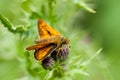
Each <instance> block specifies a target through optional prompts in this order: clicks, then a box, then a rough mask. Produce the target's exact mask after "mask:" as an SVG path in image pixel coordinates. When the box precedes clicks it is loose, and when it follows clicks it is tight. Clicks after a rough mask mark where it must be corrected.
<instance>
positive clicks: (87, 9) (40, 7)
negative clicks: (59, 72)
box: [0, 0, 120, 80]
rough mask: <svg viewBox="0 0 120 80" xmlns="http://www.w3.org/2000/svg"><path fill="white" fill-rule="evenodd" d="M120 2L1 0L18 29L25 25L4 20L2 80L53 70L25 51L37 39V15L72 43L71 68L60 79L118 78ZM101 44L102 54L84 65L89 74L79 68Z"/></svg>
mask: <svg viewBox="0 0 120 80" xmlns="http://www.w3.org/2000/svg"><path fill="white" fill-rule="evenodd" d="M119 3H120V1H119V0H117V1H114V0H105V1H103V0H97V1H96V0H93V1H92V0H12V1H10V0H0V14H1V15H3V16H4V17H6V18H7V19H8V20H9V21H10V23H11V24H12V25H13V27H14V28H16V27H18V26H22V28H21V27H20V29H21V32H17V29H15V30H16V33H14V32H12V31H10V30H9V29H8V27H7V26H5V24H3V23H2V21H1V23H0V46H1V48H0V80H46V79H44V77H45V75H46V74H47V73H49V71H46V70H44V69H43V68H42V67H41V65H40V63H39V62H37V61H36V60H35V59H34V56H33V52H30V54H29V53H26V51H25V48H26V47H27V46H29V45H32V44H34V41H35V40H36V39H38V36H37V35H38V32H37V20H38V18H41V19H43V20H44V21H45V22H47V23H48V24H49V25H51V26H53V27H54V28H55V29H57V30H58V31H59V32H60V33H61V34H63V35H64V36H66V37H68V38H69V39H70V41H71V43H70V46H71V48H70V55H69V58H68V68H69V69H68V73H67V74H66V75H64V76H63V77H62V80H120V76H119V74H120V70H119V67H120V61H119V60H120V59H119V56H120V49H119V48H120V42H119V41H120V22H119V21H120V15H119V14H120V9H119V7H120V5H119ZM92 9H94V10H95V11H96V13H94V11H93V10H92ZM11 29H13V28H11ZM100 48H102V49H103V50H102V52H101V53H100V54H98V55H97V56H96V57H95V58H94V59H93V60H92V61H91V62H90V63H89V65H87V66H84V67H87V70H85V71H86V72H87V73H88V74H89V76H87V75H86V73H84V72H83V73H82V72H79V70H80V71H81V70H82V69H81V68H79V66H80V64H81V62H85V61H87V60H89V59H90V58H91V57H92V56H94V55H95V53H96V52H97V50H99V49H100ZM79 56H80V57H79ZM76 57H78V59H75V60H74V58H76ZM70 61H71V62H72V61H73V64H69V62H70ZM40 71H41V72H40ZM37 72H39V73H37ZM60 79H61V78H60ZM60 79H59V78H55V80H60Z"/></svg>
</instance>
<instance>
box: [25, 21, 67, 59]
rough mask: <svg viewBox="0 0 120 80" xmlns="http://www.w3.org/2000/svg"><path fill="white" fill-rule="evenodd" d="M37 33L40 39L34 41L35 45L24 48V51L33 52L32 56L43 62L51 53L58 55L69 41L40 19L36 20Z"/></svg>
mask: <svg viewBox="0 0 120 80" xmlns="http://www.w3.org/2000/svg"><path fill="white" fill-rule="evenodd" d="M38 33H39V37H40V39H39V40H37V41H35V43H36V44H34V45H32V46H30V47H27V48H26V50H35V52H34V56H35V59H37V60H43V59H44V58H46V57H47V56H48V55H50V54H51V53H53V52H57V54H59V52H60V50H61V49H62V48H63V46H67V45H68V44H69V39H67V38H66V37H63V36H62V35H61V34H60V33H59V32H57V31H56V30H54V29H53V28H52V27H50V26H49V25H47V24H46V23H45V22H44V21H42V20H40V19H39V20H38Z"/></svg>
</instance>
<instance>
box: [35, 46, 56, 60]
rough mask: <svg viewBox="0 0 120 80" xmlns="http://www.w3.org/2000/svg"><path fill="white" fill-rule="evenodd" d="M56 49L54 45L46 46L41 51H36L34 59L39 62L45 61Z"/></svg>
mask: <svg viewBox="0 0 120 80" xmlns="http://www.w3.org/2000/svg"><path fill="white" fill-rule="evenodd" d="M54 49H55V46H54V45H50V46H46V47H43V48H41V49H38V50H35V52H34V57H35V58H36V59H37V60H43V59H44V58H45V57H46V56H47V55H48V54H49V53H51V52H53V51H54Z"/></svg>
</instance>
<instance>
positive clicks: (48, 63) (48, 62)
mask: <svg viewBox="0 0 120 80" xmlns="http://www.w3.org/2000/svg"><path fill="white" fill-rule="evenodd" d="M42 66H43V68H44V69H49V70H51V69H52V68H53V67H54V60H53V58H52V57H46V58H45V59H44V60H43V61H42Z"/></svg>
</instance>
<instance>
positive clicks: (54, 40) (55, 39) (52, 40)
mask: <svg viewBox="0 0 120 80" xmlns="http://www.w3.org/2000/svg"><path fill="white" fill-rule="evenodd" d="M60 41H61V36H51V37H50V38H45V39H41V40H40V41H38V42H36V43H37V44H35V45H32V46H30V47H27V48H26V50H38V49H40V48H43V47H46V46H48V45H56V44H57V43H60Z"/></svg>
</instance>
